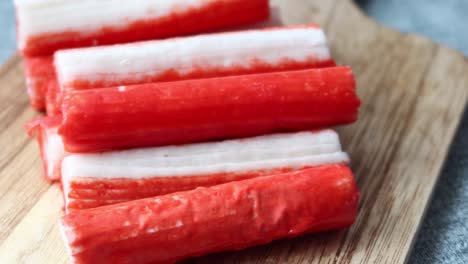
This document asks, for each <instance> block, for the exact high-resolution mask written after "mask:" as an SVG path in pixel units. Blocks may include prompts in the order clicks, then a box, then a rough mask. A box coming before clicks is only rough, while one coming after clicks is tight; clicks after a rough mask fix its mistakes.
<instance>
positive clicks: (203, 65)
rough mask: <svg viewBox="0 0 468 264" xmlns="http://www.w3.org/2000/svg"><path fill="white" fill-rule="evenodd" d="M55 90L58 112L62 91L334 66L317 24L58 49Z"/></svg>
mask: <svg viewBox="0 0 468 264" xmlns="http://www.w3.org/2000/svg"><path fill="white" fill-rule="evenodd" d="M55 65H56V68H57V74H58V76H59V80H60V86H58V87H57V88H59V91H57V90H51V91H50V93H49V94H48V96H47V109H48V111H47V112H48V114H51V115H53V114H59V113H60V109H61V104H62V96H63V93H64V91H67V90H78V89H90V88H103V87H110V86H119V85H131V84H143V83H152V82H163V81H177V80H185V79H199V78H208V77H221V76H229V75H240V74H252V73H263V72H272V71H284V70H297V69H305V68H318V67H328V66H334V65H335V63H334V61H333V60H332V59H331V56H330V52H329V50H328V46H327V42H326V38H325V35H324V33H323V31H322V30H321V29H320V28H319V27H317V26H316V25H306V26H293V27H284V28H273V29H266V30H248V31H239V32H230V33H219V34H209V35H200V36H193V37H184V38H175V39H167V40H157V41H147V42H140V43H131V44H124V45H114V46H104V47H94V48H85V49H74V50H64V51H59V52H57V53H56V55H55Z"/></svg>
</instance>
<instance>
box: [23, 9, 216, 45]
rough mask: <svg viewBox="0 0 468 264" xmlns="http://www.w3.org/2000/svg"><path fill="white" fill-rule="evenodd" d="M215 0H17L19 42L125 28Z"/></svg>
mask: <svg viewBox="0 0 468 264" xmlns="http://www.w3.org/2000/svg"><path fill="white" fill-rule="evenodd" d="M215 1H219V0H170V1H168V0H99V1H96V0H79V1H77V0H15V5H16V13H17V19H18V35H19V43H20V47H23V45H24V44H25V41H26V39H27V38H28V37H31V36H38V35H41V34H45V33H61V32H66V31H72V32H78V33H83V34H90V33H93V32H94V31H99V30H100V29H101V28H103V27H116V28H118V27H125V26H127V25H129V24H130V23H132V22H135V21H138V20H142V19H158V18H163V17H165V16H168V15H171V14H173V13H174V12H177V13H183V12H186V11H188V10H189V9H192V8H200V7H203V6H204V5H207V4H210V3H212V2H215ZM123 11H125V12H123Z"/></svg>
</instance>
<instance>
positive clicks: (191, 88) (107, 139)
mask: <svg viewBox="0 0 468 264" xmlns="http://www.w3.org/2000/svg"><path fill="white" fill-rule="evenodd" d="M359 105H360V101H359V99H358V97H357V95H356V89H355V80H354V77H353V74H352V71H351V69H350V68H349V67H333V68H323V69H309V70H300V71H288V72H274V73H264V74H251V75H239V76H230V77H222V78H208V79H198V80H186V81H178V82H165V83H152V84H142V85H134V86H120V87H112V88H103V89H91V90H83V91H74V92H69V93H67V94H66V95H65V98H64V102H63V121H62V123H61V125H60V128H59V133H60V134H61V135H62V137H63V142H64V145H65V149H66V150H67V151H68V152H99V151H106V150H112V149H120V148H130V147H148V146H157V145H168V144H184V143H191V142H199V141H206V140H216V139H222V138H233V137H247V136H254V135H259V134H265V133H272V132H278V131H292V130H296V131H297V130H304V129H311V128H317V127H325V126H334V125H339V124H346V123H352V122H354V121H355V120H356V119H357V114H358V108H359Z"/></svg>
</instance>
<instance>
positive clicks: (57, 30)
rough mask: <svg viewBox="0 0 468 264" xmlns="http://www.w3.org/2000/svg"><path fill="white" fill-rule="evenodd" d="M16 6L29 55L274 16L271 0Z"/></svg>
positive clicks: (25, 0)
mask: <svg viewBox="0 0 468 264" xmlns="http://www.w3.org/2000/svg"><path fill="white" fill-rule="evenodd" d="M15 6H16V16H17V21H18V24H17V32H18V45H19V49H20V51H21V52H22V54H23V55H27V56H37V55H50V54H52V53H53V52H54V51H57V50H60V49H65V48H72V47H84V46H95V45H105V44H114V43H124V42H132V41H138V40H146V39H155V38H165V37H171V36H178V35H185V34H193V33H198V32H206V31H212V30H216V29H221V28H224V27H229V26H236V25H242V24H247V23H253V22H257V21H262V20H265V19H267V18H268V16H269V4H268V0H228V1H226V0H199V1H194V0H171V1H161V0H102V1H95V0H81V1H74V0H64V1H55V0H15ZM70 10H73V12H70ZM122 10H125V12H122ZM51 18H53V19H51Z"/></svg>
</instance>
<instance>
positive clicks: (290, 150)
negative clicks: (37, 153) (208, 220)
mask: <svg viewBox="0 0 468 264" xmlns="http://www.w3.org/2000/svg"><path fill="white" fill-rule="evenodd" d="M347 162H348V156H347V155H346V153H344V152H342V151H341V146H340V142H339V138H338V135H337V134H336V132H335V131H333V130H322V131H308V132H296V133H286V134H275V135H266V136H259V137H253V138H246V139H234V140H226V141H221V142H209V143H198V144H191V145H180V146H169V147H167V146H166V147H153V148H141V149H129V150H123V151H113V152H103V153H92V154H73V155H69V156H67V157H66V158H65V159H64V160H63V165H62V175H63V178H62V185H63V192H64V198H65V208H66V209H67V210H71V209H83V208H90V207H97V206H101V205H106V204H112V203H117V202H123V201H129V200H134V199H141V198H147V197H152V196H157V195H163V194H168V193H173V192H177V191H185V190H191V189H195V188H196V187H199V186H212V185H217V184H221V183H226V182H229V181H236V180H242V179H248V178H254V177H259V176H265V175H272V174H279V173H284V172H288V171H295V170H299V169H303V168H306V167H313V166H319V165H325V164H336V163H339V164H345V163H347Z"/></svg>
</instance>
